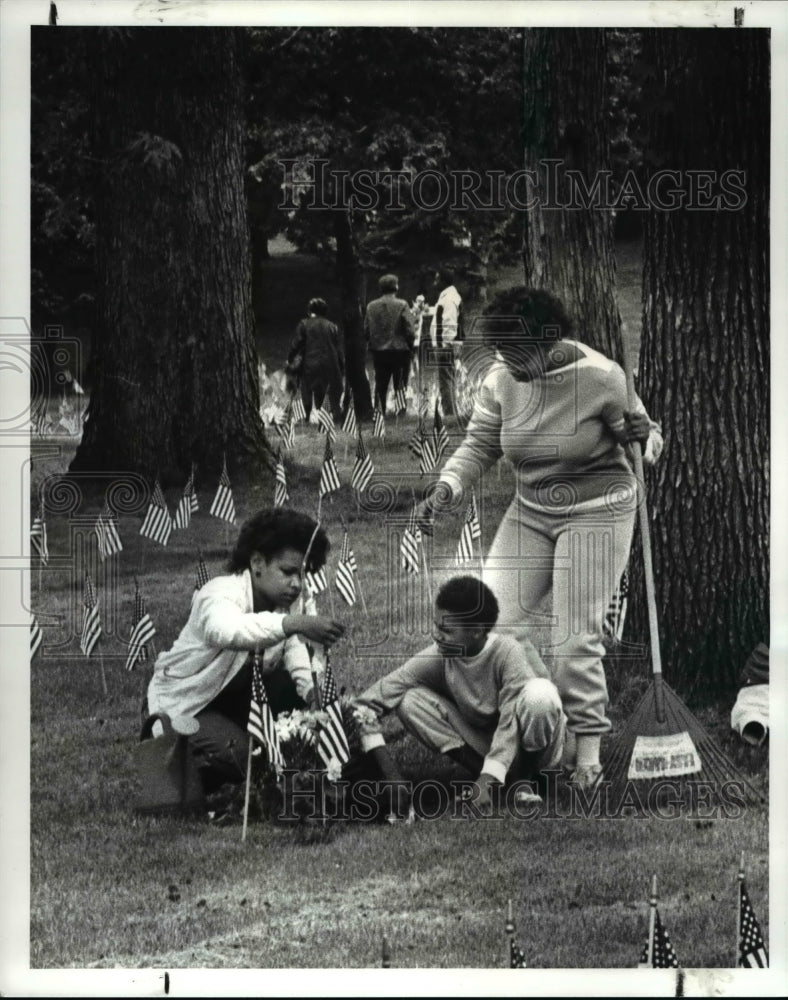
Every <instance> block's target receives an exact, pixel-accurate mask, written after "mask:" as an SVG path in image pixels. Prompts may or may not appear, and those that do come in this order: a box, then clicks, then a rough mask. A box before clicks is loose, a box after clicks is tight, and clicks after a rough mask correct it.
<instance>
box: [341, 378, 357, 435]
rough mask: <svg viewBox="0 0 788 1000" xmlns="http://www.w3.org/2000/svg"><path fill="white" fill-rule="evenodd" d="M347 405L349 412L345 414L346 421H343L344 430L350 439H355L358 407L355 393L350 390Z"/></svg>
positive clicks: (346, 400)
mask: <svg viewBox="0 0 788 1000" xmlns="http://www.w3.org/2000/svg"><path fill="white" fill-rule="evenodd" d="M345 402H346V404H347V410H346V412H345V419H344V420H343V421H342V430H343V431H344V432H345V434H347V435H348V437H355V436H356V431H357V429H358V425H357V424H356V407H355V404H354V402H353V393H352V392H350V390H348V392H347V396H346V399H345Z"/></svg>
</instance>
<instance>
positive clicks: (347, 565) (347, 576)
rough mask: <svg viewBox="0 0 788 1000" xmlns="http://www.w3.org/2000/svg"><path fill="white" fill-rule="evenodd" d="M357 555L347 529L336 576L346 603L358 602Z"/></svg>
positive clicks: (337, 584) (337, 585)
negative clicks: (351, 544)
mask: <svg viewBox="0 0 788 1000" xmlns="http://www.w3.org/2000/svg"><path fill="white" fill-rule="evenodd" d="M355 572H356V557H355V556H354V555H353V550H352V549H351V547H350V539H349V538H348V533H347V530H345V537H344V538H343V539H342V551H341V552H340V553H339V562H338V563H337V571H336V575H335V577H334V583H335V584H336V587H337V590H338V591H339V593H340V594H341V595H342V598H343V599H344V601H345V603H346V604H351V605H352V604H355V603H356V578H355Z"/></svg>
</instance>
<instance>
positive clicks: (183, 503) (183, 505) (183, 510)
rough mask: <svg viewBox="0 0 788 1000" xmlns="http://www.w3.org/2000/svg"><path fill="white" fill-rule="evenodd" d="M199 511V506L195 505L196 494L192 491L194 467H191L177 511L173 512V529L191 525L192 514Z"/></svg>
mask: <svg viewBox="0 0 788 1000" xmlns="http://www.w3.org/2000/svg"><path fill="white" fill-rule="evenodd" d="M199 509H200V505H199V504H198V503H197V494H196V493H195V491H194V466H193V465H192V471H191V472H190V473H189V478H188V479H187V480H186V485H185V486H184V487H183V494H182V496H181V499H180V502H179V503H178V509H177V510H176V511H175V518H174V520H173V525H172V526H173V528H188V527H189V525H190V524H191V520H192V514H193V513H194V512H195V511H197V510H199Z"/></svg>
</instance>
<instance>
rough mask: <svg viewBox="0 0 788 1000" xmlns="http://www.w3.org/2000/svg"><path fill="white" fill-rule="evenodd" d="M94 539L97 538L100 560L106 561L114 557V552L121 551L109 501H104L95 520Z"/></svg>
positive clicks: (120, 543) (121, 544)
mask: <svg viewBox="0 0 788 1000" xmlns="http://www.w3.org/2000/svg"><path fill="white" fill-rule="evenodd" d="M95 530H96V537H97V538H98V550H99V555H100V556H101V559H102V560H104V559H107V558H109V556H112V555H115V553H116V552H122V551H123V543H122V542H121V540H120V535H119V534H118V529H117V527H116V526H115V514H114V513H113V512H112V511H111V510H110V506H109V501H108V500H105V501H104V506H103V507H102V508H101V512H100V514H99V516H98V519H97V520H96V529H95Z"/></svg>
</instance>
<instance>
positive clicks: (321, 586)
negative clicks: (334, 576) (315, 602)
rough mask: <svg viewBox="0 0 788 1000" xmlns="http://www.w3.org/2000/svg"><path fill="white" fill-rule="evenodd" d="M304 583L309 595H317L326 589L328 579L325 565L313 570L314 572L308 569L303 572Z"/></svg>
mask: <svg viewBox="0 0 788 1000" xmlns="http://www.w3.org/2000/svg"><path fill="white" fill-rule="evenodd" d="M304 585H305V586H306V590H307V593H308V594H309V596H310V597H317V595H318V594H322V593H323V591H324V590H327V589H328V580H327V579H326V570H325V567H321V568H320V569H317V570H314V572H312V571H310V570H308V571H307V572H306V573H304Z"/></svg>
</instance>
